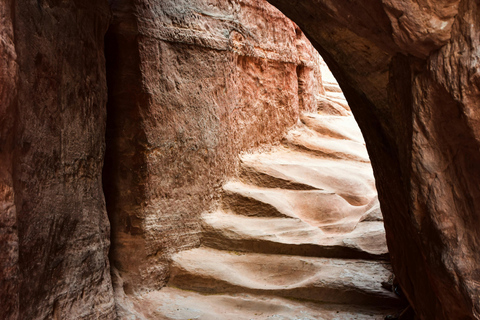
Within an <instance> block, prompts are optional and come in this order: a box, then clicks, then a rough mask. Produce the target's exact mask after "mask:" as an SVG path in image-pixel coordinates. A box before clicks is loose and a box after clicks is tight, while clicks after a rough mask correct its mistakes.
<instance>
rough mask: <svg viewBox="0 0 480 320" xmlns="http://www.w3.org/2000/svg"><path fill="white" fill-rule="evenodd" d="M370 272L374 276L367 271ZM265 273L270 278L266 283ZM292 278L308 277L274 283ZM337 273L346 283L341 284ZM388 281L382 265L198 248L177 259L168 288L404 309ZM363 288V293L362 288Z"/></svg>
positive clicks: (379, 263)
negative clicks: (286, 282)
mask: <svg viewBox="0 0 480 320" xmlns="http://www.w3.org/2000/svg"><path fill="white" fill-rule="evenodd" d="M200 257H201V259H202V261H199V258H200ZM278 260H281V261H278ZM299 268H300V269H299ZM301 268H307V269H308V270H301ZM372 268H373V269H375V270H374V271H373V272H372V270H369V269H372ZM245 269H247V270H245ZM290 270H291V271H290ZM307 271H308V272H307ZM261 272H266V273H267V274H268V275H267V274H265V278H262V277H263V276H264V275H262V274H261ZM291 272H293V273H304V275H303V276H300V277H298V276H297V275H296V274H294V275H293V277H295V279H297V280H296V281H295V282H291V283H289V284H275V283H274V282H275V281H280V282H281V281H287V278H285V275H284V274H286V273H288V274H289V275H291ZM306 273H308V275H307V274H306ZM337 273H340V274H341V275H342V276H343V277H344V278H339V277H338V275H337ZM355 276H356V277H357V278H354V277H355ZM389 276H390V272H389V271H387V269H386V264H385V263H381V262H371V261H364V260H340V259H325V258H309V257H301V258H298V257H295V256H282V255H262V254H255V253H244V254H240V253H234V252H226V251H220V250H214V249H206V248H198V249H192V250H188V251H183V252H181V253H179V254H177V255H175V256H174V257H173V262H172V266H171V280H170V284H171V285H173V286H176V287H178V288H181V289H187V290H194V291H198V292H205V293H238V292H244V293H252V294H266V295H275V296H280V297H287V298H294V299H303V300H308V301H317V302H326V303H339V304H356V305H382V306H395V305H398V304H399V303H400V300H399V299H398V297H396V296H395V295H394V294H393V293H391V292H389V291H387V290H386V289H383V288H382V286H381V282H383V281H387V280H388V277H389ZM259 277H260V278H259ZM267 277H268V278H267ZM328 277H330V278H334V279H328ZM299 278H300V279H299ZM359 283H362V285H363V287H360V286H358V284H359Z"/></svg>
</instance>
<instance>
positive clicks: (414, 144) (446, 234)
mask: <svg viewBox="0 0 480 320" xmlns="http://www.w3.org/2000/svg"><path fill="white" fill-rule="evenodd" d="M270 2H271V3H273V4H275V5H277V6H278V7H279V8H281V9H282V10H283V11H284V12H285V13H286V14H287V15H289V16H290V17H291V18H292V19H293V20H294V21H296V22H297V23H298V24H299V25H300V26H301V27H302V30H304V31H305V32H306V33H307V34H308V35H309V37H310V39H311V40H312V43H313V44H314V45H315V46H316V47H317V48H318V49H319V51H320V53H321V54H322V56H323V57H324V59H325V61H326V62H327V63H328V64H329V66H330V68H331V69H332V71H333V73H334V74H335V76H336V77H337V79H338V80H339V83H340V85H341V86H342V89H343V91H344V93H345V96H346V97H347V99H348V100H349V104H350V106H351V108H352V111H353V112H354V114H355V116H356V118H357V120H358V122H359V125H360V127H361V128H362V131H363V133H364V136H365V140H366V142H367V147H368V149H369V153H370V158H371V161H372V165H373V168H374V171H375V177H376V180H377V189H378V192H379V198H380V201H381V205H382V212H383V214H384V220H385V226H386V230H387V240H388V246H389V251H390V253H391V258H392V263H393V267H394V271H395V273H396V275H397V276H398V280H399V281H400V284H401V286H402V288H403V290H404V291H405V293H406V295H407V297H408V299H409V300H410V302H411V303H412V305H413V307H414V308H415V310H416V312H417V314H418V316H419V317H420V319H449V320H452V319H480V299H479V296H480V295H479V290H480V286H479V283H478V279H479V275H480V267H479V266H480V252H479V251H478V243H479V242H480V233H479V230H480V228H479V223H480V222H479V221H480V220H479V219H478V212H480V211H479V210H480V187H479V186H480V172H479V170H480V167H479V166H478V163H479V160H480V112H479V109H478V101H480V95H479V94H480V92H479V91H480V90H479V84H480V82H479V80H478V79H479V76H478V75H479V74H480V70H479V64H478V57H479V48H480V46H479V37H478V35H479V34H480V20H479V19H480V18H479V17H480V7H479V3H478V1H474V0H465V1H457V0H453V1H450V0H445V1H429V0H425V1H423V0H419V1H414V0H409V1H391V0H383V1H370V2H357V3H352V2H351V1H343V0H342V1H338V0H336V1H329V0H321V1H315V2H312V1H296V2H295V3H294V4H293V3H292V2H291V1H284V0H270Z"/></svg>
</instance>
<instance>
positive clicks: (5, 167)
mask: <svg viewBox="0 0 480 320" xmlns="http://www.w3.org/2000/svg"><path fill="white" fill-rule="evenodd" d="M13 19H14V17H13V11H12V1H4V3H3V4H2V5H0V40H1V41H0V57H1V58H0V244H1V245H0V306H1V307H0V319H17V318H18V311H19V288H18V281H19V274H18V232H17V211H16V207H15V191H14V187H13V177H12V161H13V148H14V132H13V127H14V122H15V98H16V87H15V86H16V80H17V75H18V66H17V64H16V63H15V59H16V52H15V45H14V35H13V34H14V33H13Z"/></svg>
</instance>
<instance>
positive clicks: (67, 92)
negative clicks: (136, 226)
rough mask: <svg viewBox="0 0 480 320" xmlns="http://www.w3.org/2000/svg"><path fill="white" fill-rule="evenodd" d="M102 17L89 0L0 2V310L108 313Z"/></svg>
mask: <svg viewBox="0 0 480 320" xmlns="http://www.w3.org/2000/svg"><path fill="white" fill-rule="evenodd" d="M109 17H110V14H109V8H108V4H107V3H106V2H102V1H94V0H91V1H90V0H89V1H84V0H78V1H50V0H48V1H47V0H45V1H34V0H32V1H30V0H20V1H3V2H2V3H1V4H0V19H1V21H0V22H1V23H0V37H1V40H2V41H1V45H0V51H1V53H2V54H1V59H0V61H1V62H0V64H1V80H2V81H1V84H0V101H1V102H0V130H1V131H0V161H1V162H0V169H1V172H0V241H1V246H0V305H1V307H0V318H2V319H73V318H75V319H114V318H115V310H114V300H113V291H112V285H111V279H110V268H109V261H108V250H109V232H110V230H109V223H108V219H107V213H106V210H105V201H104V196H103V192H102V180H101V172H102V164H103V155H104V149H105V148H104V132H105V122H106V121H105V118H106V112H105V111H106V110H105V105H106V99H107V90H106V79H105V63H104V55H103V42H104V41H103V36H104V34H105V32H106V29H107V26H108V21H109ZM12 21H13V23H12ZM17 65H18V68H17Z"/></svg>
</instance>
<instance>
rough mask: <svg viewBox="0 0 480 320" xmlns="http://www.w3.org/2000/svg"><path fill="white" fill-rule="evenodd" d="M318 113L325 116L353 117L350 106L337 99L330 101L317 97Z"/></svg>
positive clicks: (323, 97)
mask: <svg viewBox="0 0 480 320" xmlns="http://www.w3.org/2000/svg"><path fill="white" fill-rule="evenodd" d="M315 99H316V101H317V112H318V113H321V114H324V115H333V116H345V117H346V116H351V112H350V109H349V108H348V105H346V104H345V103H344V102H339V101H337V99H330V98H329V97H327V96H321V95H319V96H316V97H315Z"/></svg>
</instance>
